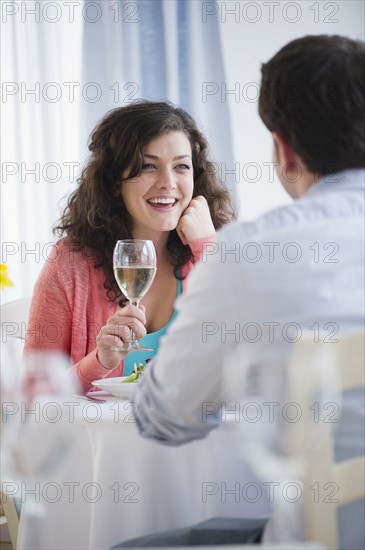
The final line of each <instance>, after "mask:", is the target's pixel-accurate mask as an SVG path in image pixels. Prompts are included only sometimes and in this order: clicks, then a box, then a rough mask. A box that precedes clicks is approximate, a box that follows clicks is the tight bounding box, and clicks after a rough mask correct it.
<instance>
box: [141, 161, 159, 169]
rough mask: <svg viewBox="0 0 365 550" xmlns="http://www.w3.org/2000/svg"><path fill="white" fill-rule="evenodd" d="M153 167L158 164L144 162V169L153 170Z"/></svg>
mask: <svg viewBox="0 0 365 550" xmlns="http://www.w3.org/2000/svg"><path fill="white" fill-rule="evenodd" d="M152 168H156V166H155V165H154V164H151V163H150V162H146V163H145V164H142V170H151V169H152Z"/></svg>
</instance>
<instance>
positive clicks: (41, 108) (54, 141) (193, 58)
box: [1, 0, 234, 301]
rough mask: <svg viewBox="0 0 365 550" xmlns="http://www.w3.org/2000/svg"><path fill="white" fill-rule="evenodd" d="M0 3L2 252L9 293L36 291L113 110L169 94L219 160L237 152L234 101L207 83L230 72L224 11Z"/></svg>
mask: <svg viewBox="0 0 365 550" xmlns="http://www.w3.org/2000/svg"><path fill="white" fill-rule="evenodd" d="M4 4H6V7H5V9H3V39H2V41H3V44H6V47H7V51H8V55H7V56H5V55H3V81H4V82H5V87H4V85H3V98H2V101H3V127H4V128H6V134H4V132H3V150H2V257H1V261H2V262H3V263H6V264H7V265H8V269H9V276H10V277H11V278H12V280H13V282H14V287H13V288H12V289H8V290H7V291H6V292H5V293H4V294H3V295H2V300H3V301H7V300H13V299H17V298H20V297H23V296H29V295H31V293H32V290H33V286H34V283H35V280H36V278H37V275H38V273H39V271H40V269H41V267H42V265H43V263H44V261H45V259H46V257H47V253H48V251H49V247H50V243H51V242H52V241H54V240H55V239H54V237H53V236H52V225H53V224H54V222H55V221H56V220H57V219H58V218H59V214H60V208H61V207H62V205H63V204H64V202H65V200H64V199H65V197H67V196H68V195H69V193H70V192H71V191H72V190H73V189H74V187H75V184H76V178H77V177H78V175H79V173H80V170H81V166H82V165H83V163H84V161H85V158H86V156H87V147H86V144H87V139H88V136H89V134H90V132H91V130H92V129H93V127H94V126H95V124H96V123H97V122H98V120H100V118H101V117H102V116H103V115H104V114H105V113H106V112H107V111H108V110H110V109H113V108H115V107H118V106H122V105H125V104H127V103H128V102H130V101H134V100H136V99H138V98H144V99H150V100H170V101H172V102H174V103H176V104H179V105H181V106H182V107H183V108H185V109H186V110H187V111H189V112H190V113H191V114H192V115H193V116H194V117H195V118H196V120H197V122H198V124H199V126H200V127H201V129H202V130H203V131H204V132H205V134H206V135H207V137H208V140H209V142H210V145H211V157H212V159H213V160H214V161H215V162H216V163H217V165H221V163H225V165H226V166H227V167H230V166H232V164H233V161H232V147H231V131H230V122H229V114H228V106H227V104H225V103H222V102H221V98H220V95H219V94H216V95H214V94H211V95H210V96H209V101H207V97H206V95H205V93H206V92H207V90H208V91H209V90H212V88H211V86H212V84H211V83H212V82H213V83H217V84H218V85H219V84H220V83H221V82H224V80H225V76H224V67H223V60H222V54H221V47H220V36H219V22H218V20H217V19H216V18H212V17H210V18H204V17H203V15H202V14H203V12H202V8H203V4H204V2H202V1H201V0H194V1H185V0H143V1H129V0H119V1H115V0H113V1H112V0H110V1H109V0H106V1H105V0H103V1H89V0H85V1H71V2H70V1H68V2H65V1H59V2H47V3H43V2H32V1H28V2H4ZM4 13H5V15H4ZM204 19H206V20H204ZM2 49H3V48H2ZM207 83H209V84H207ZM209 86H210V88H209ZM4 91H5V95H4ZM225 179H226V184H228V185H230V184H232V186H233V185H234V179H232V180H230V179H229V176H227V177H226V178H225Z"/></svg>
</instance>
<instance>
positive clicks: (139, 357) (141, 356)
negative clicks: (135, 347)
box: [123, 279, 182, 376]
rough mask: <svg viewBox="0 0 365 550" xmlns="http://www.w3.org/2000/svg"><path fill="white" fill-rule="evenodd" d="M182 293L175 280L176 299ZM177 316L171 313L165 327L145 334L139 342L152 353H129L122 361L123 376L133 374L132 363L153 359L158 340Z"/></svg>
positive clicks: (179, 285) (175, 312) (175, 313)
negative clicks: (150, 349)
mask: <svg viewBox="0 0 365 550" xmlns="http://www.w3.org/2000/svg"><path fill="white" fill-rule="evenodd" d="M181 293H182V285H181V281H180V279H178V280H177V293H176V297H177V296H179V295H180V294H181ZM176 315H177V311H176V309H174V311H173V312H172V315H171V317H170V319H169V320H168V322H167V323H166V325H165V326H163V327H162V328H160V330H157V331H156V332H151V333H150V334H146V336H144V337H143V338H142V339H141V340H140V341H139V342H140V344H141V345H142V346H146V347H148V348H152V349H153V351H133V352H132V353H129V354H128V355H127V356H126V357H125V359H124V369H123V375H124V376H129V375H130V374H131V373H132V372H133V366H134V363H137V366H138V364H139V363H145V362H146V359H150V358H151V357H154V356H155V355H156V354H157V352H158V348H159V345H160V338H161V336H163V335H164V334H165V332H166V331H167V329H168V328H169V326H170V325H171V323H172V322H173V320H174V319H175V317H176Z"/></svg>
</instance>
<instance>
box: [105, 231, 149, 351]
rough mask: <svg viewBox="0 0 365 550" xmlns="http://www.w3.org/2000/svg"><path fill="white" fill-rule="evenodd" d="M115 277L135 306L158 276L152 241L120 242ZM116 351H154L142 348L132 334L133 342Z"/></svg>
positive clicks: (114, 256)
mask: <svg viewBox="0 0 365 550" xmlns="http://www.w3.org/2000/svg"><path fill="white" fill-rule="evenodd" d="M113 268H114V275H115V278H116V281H117V283H118V286H119V288H120V290H121V291H122V292H123V294H124V295H125V296H126V297H127V298H128V300H129V301H130V302H131V303H132V305H134V306H138V304H139V302H140V300H141V299H142V298H143V296H144V295H145V294H146V293H147V291H148V290H149V288H150V286H151V284H152V282H153V279H154V277H155V274H156V250H155V247H154V245H153V242H152V241H144V240H138V239H128V240H123V241H118V242H117V244H116V245H115V248H114V253H113ZM112 349H113V350H114V351H128V352H131V351H153V350H151V348H146V347H144V346H141V345H140V344H139V342H138V340H137V339H136V338H135V337H134V334H133V332H132V340H131V341H130V342H124V343H123V346H115V347H113V348H112Z"/></svg>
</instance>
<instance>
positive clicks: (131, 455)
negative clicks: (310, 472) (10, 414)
mask: <svg viewBox="0 0 365 550" xmlns="http://www.w3.org/2000/svg"><path fill="white" fill-rule="evenodd" d="M90 396H91V397H93V398H97V399H102V402H97V401H95V400H91V399H87V398H84V397H81V396H80V397H77V396H74V397H72V398H70V399H68V400H67V402H64V403H63V406H62V410H61V413H62V418H61V419H59V420H60V421H59V422H58V423H57V422H54V421H52V422H48V423H47V418H46V416H45V414H43V415H42V423H40V426H39V437H41V438H42V442H43V444H44V443H45V442H47V430H48V431H49V434H51V433H52V438H50V440H51V439H52V441H54V439H55V435H56V432H55V430H58V429H61V425H62V429H63V430H65V426H66V429H67V434H68V437H69V439H68V440H67V441H68V445H67V449H66V448H65V449H64V451H62V452H63V455H62V456H60V460H59V461H58V462H59V464H58V465H57V471H56V469H54V470H53V471H52V468H49V470H47V471H44V472H43V475H42V476H41V478H40V479H39V480H38V481H37V480H35V479H33V480H28V481H23V482H22V484H23V487H22V484H19V487H18V488H19V491H18V497H19V496H20V498H21V503H22V508H21V515H20V525H19V532H18V549H19V550H22V549H23V550H26V549H27V550H30V549H32V550H33V549H35V548H37V549H39V550H42V549H47V550H52V549H57V550H58V549H59V550H61V549H62V550H66V549H73V550H76V549H80V550H81V549H82V550H85V549H101V548H103V549H104V548H111V547H112V546H113V545H116V544H118V543H120V542H124V541H127V540H128V539H131V538H133V537H138V536H142V535H145V534H149V533H154V532H158V531H163V530H167V529H174V528H181V527H186V526H188V525H192V524H195V523H199V522H201V521H204V520H207V519H210V518H213V517H261V516H267V515H268V514H269V513H270V503H269V500H268V496H267V491H266V489H265V486H264V485H263V484H262V483H261V482H259V480H258V479H257V478H256V476H255V474H254V473H253V471H252V470H251V468H250V466H249V465H248V464H247V463H246V462H245V459H244V448H242V440H241V439H240V437H237V429H239V426H238V425H237V423H236V422H235V421H234V416H233V417H232V421H230V420H229V418H228V419H225V422H222V423H221V424H220V426H219V427H218V428H216V429H214V430H212V431H211V432H210V433H209V434H208V435H207V436H206V437H205V438H203V439H200V440H195V441H191V442H188V443H185V444H182V445H179V446H173V445H166V444H163V443H161V442H158V441H155V440H151V439H146V438H144V437H142V436H141V435H140V434H139V431H138V426H137V422H136V411H137V404H136V403H135V402H134V401H133V400H132V399H129V400H126V399H122V398H117V397H113V396H112V395H110V394H108V393H106V392H102V391H94V392H92V394H90ZM48 412H49V411H48ZM48 412H47V414H48ZM58 416H59V414H58ZM53 420H54V419H53ZM51 430H52V432H51ZM60 452H61V451H60Z"/></svg>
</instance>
